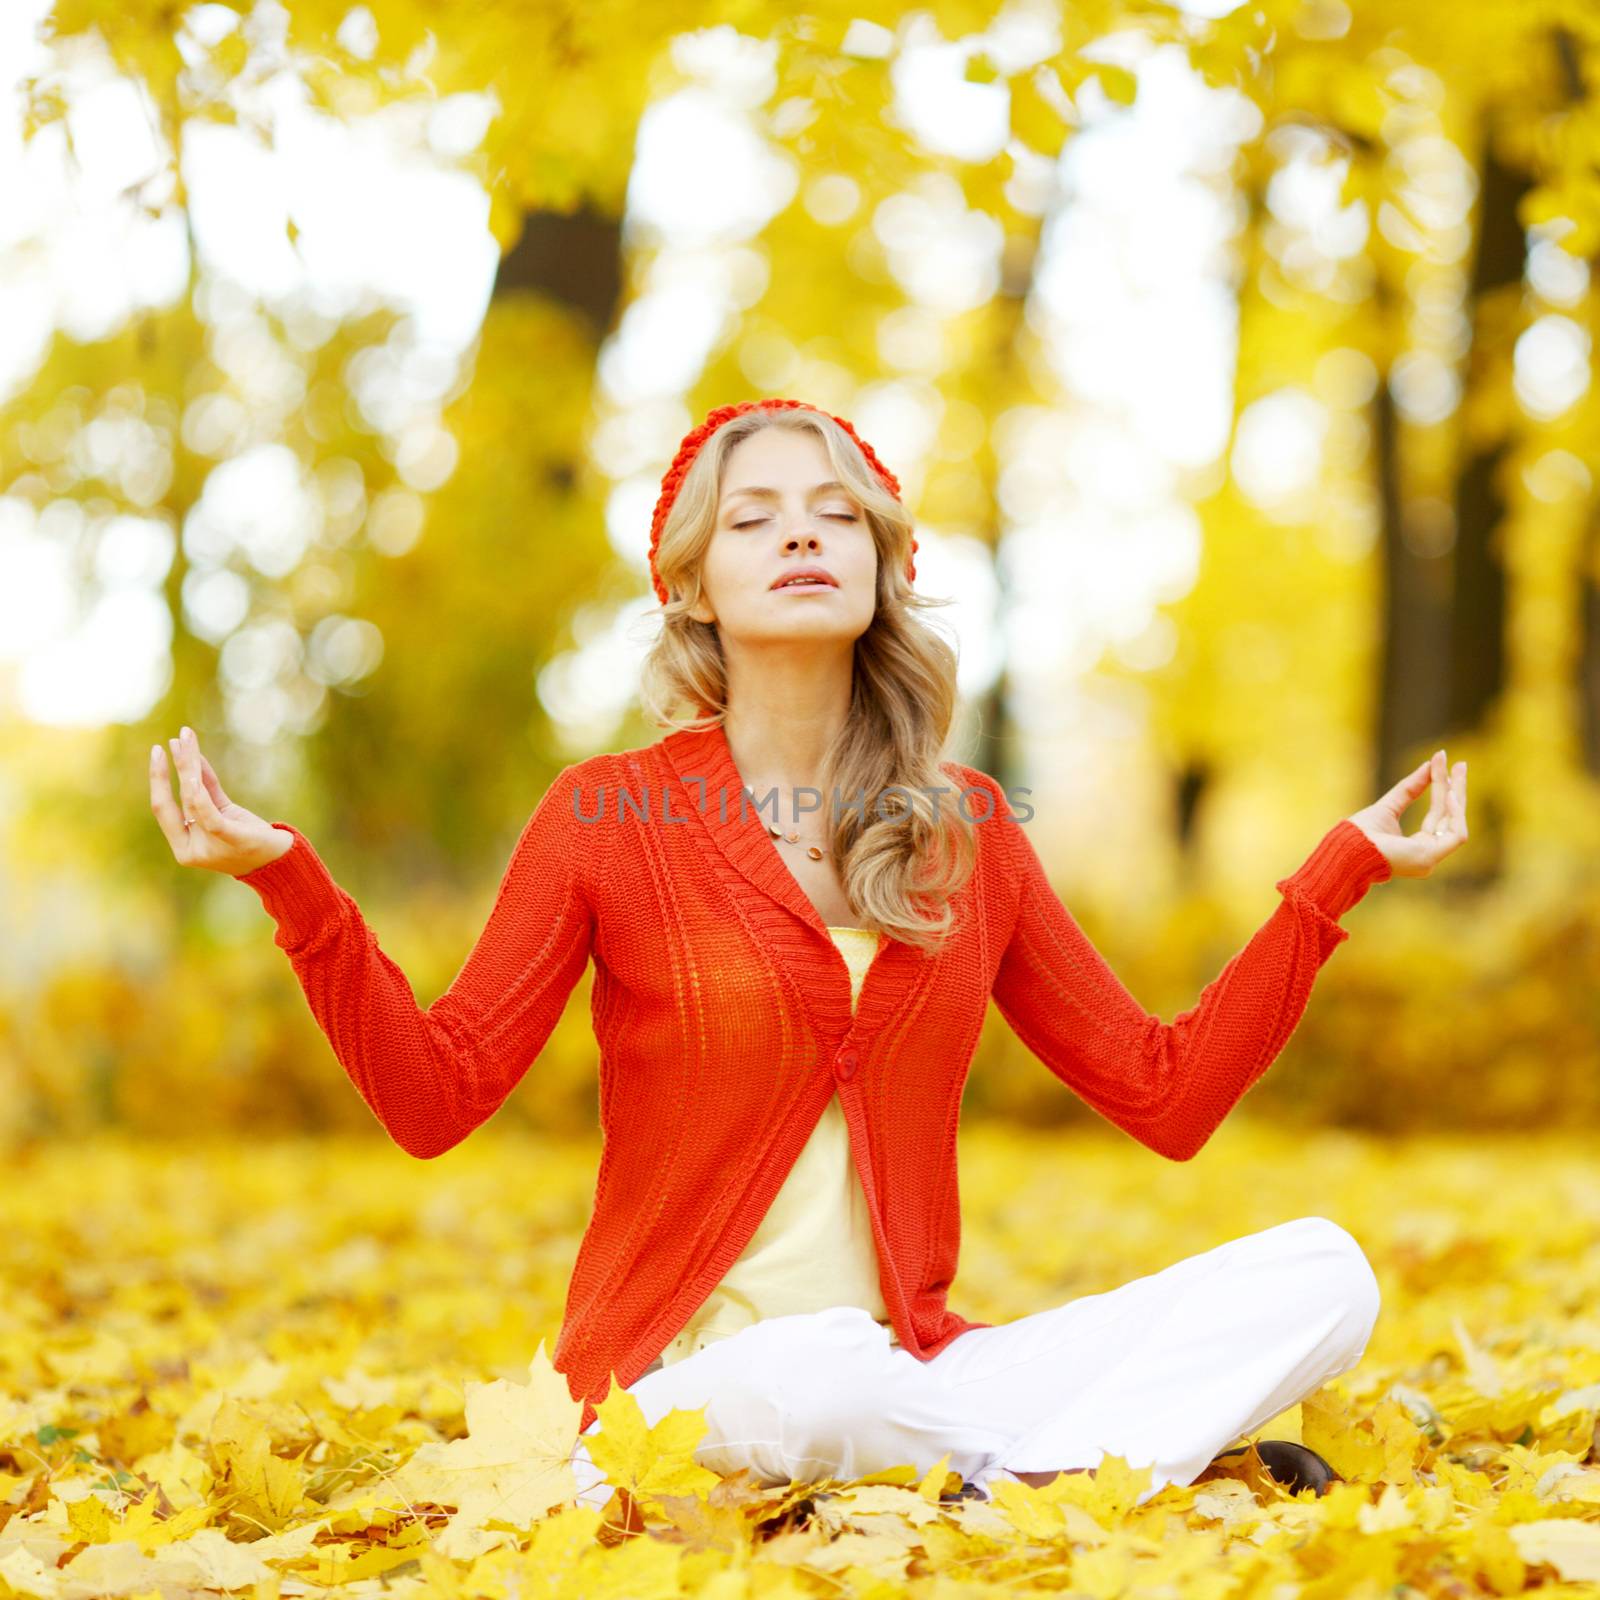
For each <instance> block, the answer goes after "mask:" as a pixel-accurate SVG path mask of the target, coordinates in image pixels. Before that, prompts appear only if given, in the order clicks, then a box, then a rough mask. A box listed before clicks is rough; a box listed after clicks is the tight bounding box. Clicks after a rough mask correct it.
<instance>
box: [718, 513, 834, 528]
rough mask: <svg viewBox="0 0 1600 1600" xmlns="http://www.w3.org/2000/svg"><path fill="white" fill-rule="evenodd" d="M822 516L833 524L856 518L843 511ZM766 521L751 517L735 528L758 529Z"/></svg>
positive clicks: (738, 523) (737, 524)
mask: <svg viewBox="0 0 1600 1600" xmlns="http://www.w3.org/2000/svg"><path fill="white" fill-rule="evenodd" d="M822 514H823V516H825V517H831V518H832V519H833V521H835V522H854V521H855V520H856V518H854V517H852V516H850V515H849V514H848V513H846V512H843V511H824V512H823V513H822ZM766 520H767V519H766V518H765V517H752V518H751V519H750V521H748V522H736V523H734V527H736V528H758V527H760V526H761V524H762V523H763V522H765V521H766Z"/></svg>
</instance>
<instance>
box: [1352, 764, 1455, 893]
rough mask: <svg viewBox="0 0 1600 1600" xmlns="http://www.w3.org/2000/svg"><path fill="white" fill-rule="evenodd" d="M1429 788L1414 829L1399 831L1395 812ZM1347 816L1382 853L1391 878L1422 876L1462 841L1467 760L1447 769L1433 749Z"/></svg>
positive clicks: (1398, 816)
mask: <svg viewBox="0 0 1600 1600" xmlns="http://www.w3.org/2000/svg"><path fill="white" fill-rule="evenodd" d="M1430 784H1431V785H1432V787H1433V796H1432V798H1431V800H1430V802H1429V805H1428V814H1427V816H1425V817H1424V818H1423V819H1422V826H1421V827H1420V828H1419V829H1418V830H1417V831H1416V832H1415V833H1409V834H1408V833H1404V832H1402V831H1401V828H1400V817H1401V814H1402V813H1403V812H1404V811H1405V809H1406V807H1407V806H1409V805H1410V804H1411V802H1412V801H1413V800H1415V799H1416V798H1417V796H1418V795H1420V794H1421V793H1422V791H1423V790H1424V789H1426V788H1428V787H1429V785H1430ZM1350 821H1352V822H1353V823H1355V825H1356V826H1357V827H1358V828H1360V829H1361V831H1362V832H1363V833H1364V834H1366V836H1367V837H1368V838H1369V839H1370V840H1371V841H1372V842H1373V843H1374V844H1375V845H1376V846H1377V847H1378V848H1379V849H1380V850H1381V851H1382V852H1383V853H1384V856H1385V857H1386V858H1387V859H1388V862H1389V867H1390V870H1391V871H1392V873H1393V875H1394V876H1395V877H1397V878H1426V877H1427V876H1428V874H1429V873H1430V872H1432V871H1433V869H1434V868H1435V867H1436V866H1438V864H1439V863H1440V862H1441V861H1443V860H1444V858H1445V857H1446V856H1447V855H1449V854H1450V852H1451V851H1452V850H1458V849H1459V848H1460V847H1461V846H1462V845H1464V844H1465V843H1466V842H1467V764H1466V762H1465V761H1458V762H1456V764H1455V770H1454V771H1453V772H1452V771H1451V769H1450V768H1449V766H1448V765H1447V764H1446V762H1445V758H1444V751H1443V750H1437V751H1435V752H1434V754H1433V756H1432V757H1431V758H1430V759H1429V760H1427V761H1424V762H1423V763H1422V765H1421V766H1420V767H1418V768H1417V770H1416V771H1415V772H1413V773H1410V774H1409V775H1408V776H1406V777H1404V778H1402V779H1401V780H1400V781H1399V783H1397V784H1396V785H1395V786H1394V788H1392V789H1391V790H1390V791H1389V792H1388V793H1387V794H1386V795H1384V796H1383V797H1382V799H1380V800H1378V801H1376V802H1374V803H1373V804H1372V805H1370V806H1368V807H1367V808H1366V810H1364V811H1357V812H1356V813H1355V814H1354V815H1353V816H1352V817H1351V818H1350Z"/></svg>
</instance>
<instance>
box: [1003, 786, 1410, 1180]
mask: <svg viewBox="0 0 1600 1600" xmlns="http://www.w3.org/2000/svg"><path fill="white" fill-rule="evenodd" d="M985 777H986V778H987V775H985ZM990 785H992V786H993V788H992V792H993V793H994V794H995V796H996V813H995V820H994V822H993V823H992V824H981V825H980V826H988V825H992V826H995V827H997V828H998V829H999V830H1000V832H1001V835H1002V837H1003V838H1004V839H1005V841H1006V844H1007V846H1008V849H1009V852H1010V856H1011V859H1012V863H1013V866H1014V868H1015V870H1016V871H1017V872H1018V873H1019V874H1020V878H1021V886H1020V898H1019V901H1018V906H1017V919H1016V923H1015V925H1014V928H1013V931H1012V933H1011V937H1010V939H1009V941H1008V942H1007V945H1006V949H1005V952H1004V954H1003V955H1002V957H1001V961H1000V966H999V970H998V973H997V975H996V978H995V982H994V988H993V997H994V1001H995V1004H996V1006H997V1007H998V1008H999V1011H1000V1013H1001V1015H1002V1016H1003V1017H1004V1018H1005V1020H1006V1021H1007V1023H1009V1024H1010V1026H1011V1027H1012V1028H1013V1029H1014V1030H1015V1032H1016V1034H1017V1036H1018V1037H1019V1038H1020V1039H1021V1040H1022V1042H1023V1043H1024V1044H1026V1045H1027V1046H1028V1048H1029V1049H1030V1050H1031V1051H1033V1053H1034V1054H1035V1055H1036V1056H1038V1057H1039V1059H1040V1060H1041V1061H1043V1062H1044V1064H1045V1066H1047V1067H1048V1068H1049V1069H1050V1071H1051V1072H1053V1073H1054V1074H1055V1075H1056V1077H1058V1078H1059V1079H1061V1081H1062V1082H1063V1083H1064V1084H1066V1085H1067V1087H1068V1088H1069V1089H1071V1090H1072V1091H1073V1092H1074V1093H1075V1094H1077V1095H1078V1096H1079V1097H1080V1098H1081V1099H1082V1100H1084V1101H1085V1102H1086V1103H1087V1104H1089V1105H1090V1106H1092V1107H1093V1108H1094V1110H1096V1111H1097V1112H1099V1114H1100V1115H1101V1116H1103V1117H1105V1118H1106V1119H1107V1120H1108V1121H1110V1122H1113V1123H1115V1124H1116V1126H1117V1127H1119V1128H1121V1129H1122V1130H1123V1131H1124V1132H1125V1133H1129V1134H1131V1135H1132V1136H1133V1137H1134V1138H1135V1139H1138V1140H1139V1141H1140V1143H1142V1144H1144V1145H1147V1146H1148V1147H1149V1148H1150V1149H1152V1150H1154V1151H1156V1152H1157V1153H1158V1154H1160V1155H1164V1156H1166V1157H1168V1158H1169V1159H1171V1160H1174V1161H1187V1160H1189V1159H1190V1158H1191V1157H1192V1156H1194V1155H1195V1154H1196V1153H1197V1152H1198V1151H1199V1150H1200V1149H1201V1148H1202V1147H1203V1146H1204V1144H1205V1142H1206V1141H1207V1140H1208V1139H1209V1138H1210V1137H1211V1135H1212V1133H1213V1132H1214V1131H1215V1130H1216V1128H1217V1127H1218V1125H1219V1124H1220V1123H1221V1122H1222V1120H1223V1118H1224V1117H1226V1116H1227V1114H1228V1112H1229V1111H1231V1110H1232V1109H1233V1107H1234V1106H1235V1105H1236V1104H1237V1103H1238V1102H1239V1100H1240V1099H1241V1098H1242V1097H1243V1095H1244V1093H1245V1091H1246V1090H1247V1089H1248V1088H1249V1087H1250V1086H1251V1085H1252V1084H1253V1083H1254V1082H1255V1081H1256V1080H1257V1079H1258V1078H1259V1077H1260V1076H1261V1075H1262V1074H1263V1073H1264V1072H1265V1071H1266V1070H1267V1068H1268V1067H1269V1066H1270V1065H1271V1064H1272V1062H1273V1061H1274V1059H1275V1058H1276V1057H1277V1055H1278V1052H1279V1051H1280V1050H1282V1048H1283V1046H1284V1045H1285V1043H1287V1041H1288V1039H1289V1036H1290V1034H1291V1033H1292V1032H1293V1031H1294V1029H1295V1026H1296V1024H1297V1023H1298V1022H1299V1020H1300V1017H1301V1014H1302V1013H1303V1012H1304V1010H1305V1006H1306V1001H1307V999H1308V997H1309V995H1310V992H1311V985H1312V983H1313V981H1314V980H1315V978H1316V975H1317V973H1318V971H1319V970H1320V968H1321V966H1322V964H1323V962H1325V961H1326V960H1327V959H1328V957H1329V956H1330V955H1331V954H1332V953H1333V951H1334V949H1335V948H1336V947H1337V946H1338V945H1339V944H1340V943H1341V942H1342V941H1343V940H1345V939H1347V938H1349V936H1350V935H1349V932H1348V930H1347V929H1344V928H1341V927H1340V926H1339V925H1338V921H1337V918H1338V917H1340V916H1341V915H1342V914H1343V913H1344V912H1346V911H1348V910H1349V909H1350V908H1351V907H1352V906H1354V905H1355V904H1356V903H1357V902H1358V901H1359V900H1360V899H1361V898H1362V896H1363V895H1364V894H1365V893H1366V892H1367V889H1368V888H1369V887H1370V886H1371V885H1372V884H1374V883H1382V882H1383V881H1384V880H1385V879H1387V878H1388V877H1390V876H1391V868H1390V866H1389V862H1388V859H1387V857H1385V856H1384V854H1383V852H1382V851H1381V850H1379V849H1378V847H1377V845H1375V844H1374V843H1373V842H1372V840H1371V839H1370V838H1368V836H1367V835H1366V833H1365V832H1364V831H1363V830H1362V829H1360V828H1359V827H1357V826H1356V824H1355V823H1353V822H1351V821H1350V820H1349V819H1348V818H1346V819H1343V820H1341V821H1340V822H1338V823H1336V824H1335V825H1334V826H1333V827H1332V828H1330V829H1329V830H1328V832H1327V833H1326V834H1325V835H1324V836H1323V838H1322V840H1321V841H1320V842H1319V843H1318V844H1317V846H1316V848H1315V849H1314V850H1313V851H1312V852H1311V855H1310V856H1309V857H1308V858H1307V860H1306V861H1305V862H1304V863H1303V864H1302V865H1301V866H1300V867H1299V868H1298V870H1296V871H1295V872H1293V873H1291V874H1290V875H1289V876H1288V877H1286V878H1282V879H1280V880H1279V881H1278V883H1277V884H1276V885H1275V887H1276V888H1277V889H1278V891H1279V895H1280V898H1279V901H1278V904H1277V905H1276V906H1275V907H1274V908H1273V911H1272V915H1271V916H1270V917H1268V918H1267V920H1266V922H1265V923H1264V924H1263V925H1262V926H1261V927H1260V928H1258V929H1257V930H1256V932H1255V933H1254V935H1252V937H1251V939H1250V942H1249V943H1248V944H1246V945H1245V947H1244V949H1243V950H1241V951H1240V952H1239V953H1238V954H1237V955H1236V956H1234V957H1233V959H1232V960H1231V961H1229V962H1228V964H1227V966H1225V967H1224V968H1223V969H1222V971H1221V972H1220V973H1219V974H1218V975H1217V977H1215V978H1214V979H1213V980H1212V981H1211V982H1210V983H1209V984H1207V985H1206V987H1205V989H1203V990H1202V991H1201V994H1200V998H1199V1001H1198V1002H1197V1004H1195V1005H1194V1006H1193V1007H1192V1008H1191V1009H1190V1010H1188V1011H1185V1012H1184V1013H1182V1015H1180V1016H1178V1017H1177V1018H1175V1019H1174V1020H1173V1021H1172V1022H1170V1023H1165V1022H1162V1021H1161V1019H1160V1018H1159V1017H1157V1016H1154V1015H1152V1014H1151V1013H1150V1012H1148V1011H1146V1010H1145V1009H1144V1008H1143V1007H1142V1006H1141V1005H1140V1004H1139V1003H1138V1001H1137V1000H1135V999H1134V997H1133V996H1132V995H1131V994H1130V993H1129V992H1128V990H1127V989H1126V988H1125V987H1124V986H1123V984H1122V983H1121V982H1120V981H1119V980H1118V978H1117V977H1116V975H1115V974H1114V973H1113V972H1112V971H1111V969H1110V967H1109V966H1107V964H1106V962H1105V961H1104V960H1103V959H1102V958H1101V956H1100V954H1099V952H1098V951H1096V950H1095V948H1094V946H1093V945H1092V944H1090V942H1089V940H1088V939H1087V938H1086V937H1085V936H1084V934H1083V931H1082V930H1081V929H1080V928H1079V926H1078V924H1077V922H1076V921H1075V920H1074V919H1073V917H1072V915H1071V913H1070V912H1069V911H1068V910H1067V908H1066V907H1065V905H1063V904H1062V902H1061V900H1060V898H1059V897H1058V896H1057V895H1056V893H1055V891H1054V890H1053V889H1052V888H1051V887H1050V884H1049V881H1048V880H1047V879H1046V877H1045V874H1044V868H1043V866H1042V865H1041V864H1040V861H1039V857H1038V853H1037V852H1036V851H1035V850H1034V847H1033V843H1032V841H1031V840H1030V839H1029V838H1028V836H1027V834H1026V833H1025V832H1024V830H1023V829H1022V827H1021V826H1020V825H1019V824H1018V823H1017V821H1016V819H1015V817H1014V816H1012V814H1011V812H1010V808H1009V807H1008V806H1007V805H1006V803H1005V798H1004V793H1003V791H1001V790H1000V788H999V785H998V784H996V783H995V781H994V780H993V779H992V778H987V782H986V787H987V786H990Z"/></svg>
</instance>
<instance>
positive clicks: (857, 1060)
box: [833, 1045, 861, 1083]
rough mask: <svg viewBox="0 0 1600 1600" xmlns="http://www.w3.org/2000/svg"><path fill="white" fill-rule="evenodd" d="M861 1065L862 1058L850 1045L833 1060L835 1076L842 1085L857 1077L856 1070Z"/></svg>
mask: <svg viewBox="0 0 1600 1600" xmlns="http://www.w3.org/2000/svg"><path fill="white" fill-rule="evenodd" d="M860 1065H861V1057H860V1056H859V1055H857V1054H856V1052H855V1051H854V1050H853V1049H851V1048H850V1047H849V1046H848V1045H847V1046H846V1047H845V1048H844V1049H843V1050H841V1051H840V1052H839V1053H838V1055H836V1056H835V1057H834V1058H833V1070H834V1075H835V1076H836V1077H837V1078H838V1079H839V1081H840V1082H841V1083H846V1082H848V1081H849V1080H850V1079H851V1078H853V1077H855V1075H856V1068H857V1067H859V1066H860Z"/></svg>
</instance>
